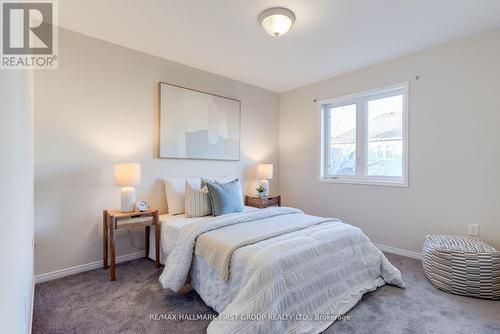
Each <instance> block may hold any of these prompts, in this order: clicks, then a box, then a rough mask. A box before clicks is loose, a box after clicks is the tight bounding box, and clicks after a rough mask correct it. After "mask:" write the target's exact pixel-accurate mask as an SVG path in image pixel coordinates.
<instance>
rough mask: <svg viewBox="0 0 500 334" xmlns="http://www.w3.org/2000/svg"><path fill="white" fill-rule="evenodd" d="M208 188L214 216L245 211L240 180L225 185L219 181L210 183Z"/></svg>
mask: <svg viewBox="0 0 500 334" xmlns="http://www.w3.org/2000/svg"><path fill="white" fill-rule="evenodd" d="M207 188H208V195H209V196H210V204H211V205H212V213H213V215H214V216H221V215H225V214H228V213H233V212H241V211H243V203H242V202H241V185H240V181H238V179H236V180H234V181H231V182H228V183H224V184H222V183H219V182H217V181H214V182H208V183H207Z"/></svg>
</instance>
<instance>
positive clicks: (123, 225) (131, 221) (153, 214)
mask: <svg viewBox="0 0 500 334" xmlns="http://www.w3.org/2000/svg"><path fill="white" fill-rule="evenodd" d="M150 226H154V227H155V255H156V268H160V220H159V218H158V210H148V211H144V212H140V211H135V212H121V211H120V210H104V211H103V214H102V267H103V269H107V268H108V240H109V248H110V252H111V256H110V257H111V270H110V275H111V280H112V281H115V280H116V266H115V260H116V259H115V230H123V229H128V228H133V227H144V228H145V235H146V237H145V255H146V258H147V257H148V255H149V227H150Z"/></svg>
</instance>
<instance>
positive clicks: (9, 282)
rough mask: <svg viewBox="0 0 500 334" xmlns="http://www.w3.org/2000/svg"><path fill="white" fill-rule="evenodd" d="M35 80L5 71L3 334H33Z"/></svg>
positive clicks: (1, 86) (0, 140) (1, 132)
mask: <svg viewBox="0 0 500 334" xmlns="http://www.w3.org/2000/svg"><path fill="white" fill-rule="evenodd" d="M32 83H33V80H32V74H31V73H30V72H27V71H22V70H0V117H1V120H0V189H1V191H0V203H1V204H2V210H0V229H1V232H0V268H2V269H1V273H0V333H28V332H29V331H30V321H31V308H32V293H33V113H32Z"/></svg>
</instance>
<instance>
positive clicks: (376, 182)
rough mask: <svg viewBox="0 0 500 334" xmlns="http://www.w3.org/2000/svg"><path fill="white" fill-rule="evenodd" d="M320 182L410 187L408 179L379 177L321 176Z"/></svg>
mask: <svg viewBox="0 0 500 334" xmlns="http://www.w3.org/2000/svg"><path fill="white" fill-rule="evenodd" d="M318 182H323V183H344V184H356V185H367V186H382V187H397V188H408V181H390V180H378V179H346V178H319V179H318Z"/></svg>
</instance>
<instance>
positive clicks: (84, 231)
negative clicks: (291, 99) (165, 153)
mask: <svg viewBox="0 0 500 334" xmlns="http://www.w3.org/2000/svg"><path fill="white" fill-rule="evenodd" d="M59 38H60V42H59V53H60V55H59V69H58V70H51V71H36V74H35V173H36V174H35V201H36V206H35V222H36V233H35V237H36V243H37V245H36V261H35V262H36V274H43V273H48V272H52V271H55V270H59V269H64V268H69V267H72V266H77V265H82V264H86V263H90V262H94V261H98V260H100V258H101V233H102V231H101V216H102V210H103V209H106V208H119V206H120V189H119V188H118V187H115V186H114V184H113V181H114V180H113V163H114V162H119V161H137V162H140V163H142V168H143V172H142V185H141V186H139V187H137V189H136V190H137V195H138V199H147V200H149V201H150V203H151V204H152V206H153V207H155V208H159V209H160V210H161V212H165V210H166V202H165V200H164V189H163V184H162V183H161V182H160V178H162V177H168V176H170V177H175V176H217V175H226V174H232V175H236V176H239V177H241V178H243V179H244V180H245V181H246V182H245V186H246V188H247V192H251V191H252V187H253V181H254V178H255V170H254V167H255V165H256V164H257V163H258V162H260V161H264V162H270V163H274V164H276V165H277V163H278V153H277V152H278V134H277V131H276V130H277V128H278V95H277V94H275V93H272V92H269V91H266V90H264V89H260V88H256V87H253V86H250V85H247V84H243V83H240V82H237V81H234V80H231V79H227V78H223V77H220V76H218V75H214V74H211V73H207V72H204V71H201V70H197V69H194V68H190V67H186V66H183V65H179V64H176V63H173V62H170V61H167V60H163V59H160V58H157V57H153V56H149V55H146V54H143V53H140V52H137V51H133V50H130V49H126V48H123V47H120V46H117V45H113V44H110V43H106V42H103V41H100V40H96V39H93V38H90V37H86V36H83V35H80V34H76V33H73V32H69V31H66V30H61V31H60V34H59ZM172 47H175V46H172ZM159 81H164V82H169V83H173V84H177V85H181V86H185V87H190V88H194V89H198V90H202V91H207V92H211V93H214V94H218V95H223V96H227V97H230V98H235V99H239V100H241V112H242V114H241V126H242V127H241V161H239V162H224V161H203V160H170V159H156V158H155V156H156V152H157V141H158V140H157V139H158V113H159V88H158V82H159ZM276 170H278V168H276ZM277 186H278V173H275V179H274V180H273V182H272V184H271V187H274V189H277ZM134 239H135V242H136V243H137V244H140V243H141V241H142V240H143V237H142V235H141V234H140V233H135V234H134ZM117 243H118V246H117V255H123V254H129V253H134V252H137V250H135V249H133V248H132V247H131V245H130V243H129V240H128V236H127V234H126V233H124V234H119V235H118V236H117Z"/></svg>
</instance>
